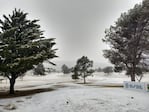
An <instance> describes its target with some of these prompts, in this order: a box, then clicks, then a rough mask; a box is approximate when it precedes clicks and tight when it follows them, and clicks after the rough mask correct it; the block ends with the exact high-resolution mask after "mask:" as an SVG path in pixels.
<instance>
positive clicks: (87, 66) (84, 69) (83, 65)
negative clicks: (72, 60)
mask: <svg viewBox="0 0 149 112" xmlns="http://www.w3.org/2000/svg"><path fill="white" fill-rule="evenodd" d="M92 67H93V61H91V60H89V59H88V57H87V56H82V57H81V58H80V59H78V60H77V64H76V66H75V70H74V75H73V77H72V78H78V76H81V77H82V78H83V79H84V84H85V83H86V77H88V76H90V75H91V74H92V73H93V72H94V70H92V69H91V68H92ZM75 75H76V76H75Z"/></svg>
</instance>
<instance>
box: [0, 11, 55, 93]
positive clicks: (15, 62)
mask: <svg viewBox="0 0 149 112" xmlns="http://www.w3.org/2000/svg"><path fill="white" fill-rule="evenodd" d="M3 17H4V20H0V71H1V72H3V76H5V77H7V78H8V79H9V81H10V94H14V85H15V82H16V79H17V78H18V77H19V76H21V75H22V74H24V73H25V72H26V71H28V70H30V69H33V65H38V64H39V63H41V62H43V61H44V60H48V59H52V58H55V57H57V56H56V55H55V51H56V49H53V46H54V45H55V42H54V39H45V37H43V31H41V30H40V25H38V24H37V22H38V21H39V20H29V19H27V13H24V12H23V11H21V10H16V9H15V10H14V11H13V13H12V15H9V16H6V15H3Z"/></svg>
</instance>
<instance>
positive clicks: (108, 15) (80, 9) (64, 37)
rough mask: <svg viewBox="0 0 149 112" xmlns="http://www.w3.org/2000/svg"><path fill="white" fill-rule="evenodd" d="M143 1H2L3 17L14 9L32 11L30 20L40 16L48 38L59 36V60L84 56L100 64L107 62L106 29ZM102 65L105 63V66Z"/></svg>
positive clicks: (69, 60)
mask: <svg viewBox="0 0 149 112" xmlns="http://www.w3.org/2000/svg"><path fill="white" fill-rule="evenodd" d="M141 1H142V0H0V18H2V15H3V14H6V15H7V14H11V13H12V10H13V9H14V8H20V9H22V10H24V12H27V13H29V15H28V17H29V18H30V19H40V22H39V24H40V25H41V29H42V30H44V31H45V36H46V37H52V38H56V40H55V41H56V43H57V45H56V47H57V48H58V49H59V50H58V51H57V55H58V56H59V58H58V59H56V60H55V61H56V62H58V61H59V62H60V61H65V62H66V61H67V62H74V61H76V60H77V59H78V58H80V57H81V56H82V55H86V56H88V57H89V58H90V59H91V60H93V61H94V62H96V63H101V64H107V63H108V60H107V59H105V58H104V57H103V52H102V50H103V49H106V48H107V45H106V44H105V43H103V42H102V40H101V39H102V38H103V37H104V31H105V29H106V28H109V27H110V25H112V24H114V21H116V20H117V18H118V17H119V16H120V14H121V13H122V12H126V11H127V10H128V9H130V8H132V7H133V6H134V5H135V4H136V3H140V2H141ZM101 66H102V65H101Z"/></svg>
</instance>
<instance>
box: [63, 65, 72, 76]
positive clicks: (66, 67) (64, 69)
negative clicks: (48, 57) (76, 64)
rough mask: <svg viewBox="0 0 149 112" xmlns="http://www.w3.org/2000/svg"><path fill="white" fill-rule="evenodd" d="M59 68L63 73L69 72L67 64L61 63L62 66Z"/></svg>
mask: <svg viewBox="0 0 149 112" xmlns="http://www.w3.org/2000/svg"><path fill="white" fill-rule="evenodd" d="M61 69H62V72H63V73H64V74H68V73H70V72H71V70H70V69H69V68H68V66H67V65H65V64H64V65H62V67H61Z"/></svg>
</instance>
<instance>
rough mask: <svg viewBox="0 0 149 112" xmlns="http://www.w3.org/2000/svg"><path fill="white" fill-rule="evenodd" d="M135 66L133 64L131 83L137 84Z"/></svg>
mask: <svg viewBox="0 0 149 112" xmlns="http://www.w3.org/2000/svg"><path fill="white" fill-rule="evenodd" d="M135 68H136V67H135V64H133V67H132V72H131V81H134V82H135Z"/></svg>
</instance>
